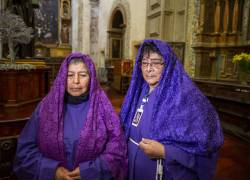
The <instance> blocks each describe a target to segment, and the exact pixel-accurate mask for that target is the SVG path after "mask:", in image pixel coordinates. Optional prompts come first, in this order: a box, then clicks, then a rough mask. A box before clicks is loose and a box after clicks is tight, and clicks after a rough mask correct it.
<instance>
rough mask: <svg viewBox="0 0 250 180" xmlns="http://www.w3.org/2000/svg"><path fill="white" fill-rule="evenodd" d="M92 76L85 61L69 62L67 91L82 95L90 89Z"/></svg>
mask: <svg viewBox="0 0 250 180" xmlns="http://www.w3.org/2000/svg"><path fill="white" fill-rule="evenodd" d="M89 82H90V76H89V72H88V68H87V66H86V65H85V64H84V63H83V62H79V63H72V64H69V68H68V78H67V92H68V93H69V94H70V95H72V96H80V95H81V94H83V93H85V92H87V91H88V89H89Z"/></svg>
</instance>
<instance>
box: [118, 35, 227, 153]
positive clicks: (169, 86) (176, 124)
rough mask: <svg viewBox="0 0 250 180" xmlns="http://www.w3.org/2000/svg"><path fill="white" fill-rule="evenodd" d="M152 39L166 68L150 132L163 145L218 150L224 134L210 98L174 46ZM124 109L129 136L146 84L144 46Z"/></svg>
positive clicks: (197, 149)
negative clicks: (204, 93)
mask: <svg viewBox="0 0 250 180" xmlns="http://www.w3.org/2000/svg"><path fill="white" fill-rule="evenodd" d="M146 42H152V43H154V44H155V45H156V47H157V48H158V49H159V51H160V52H161V54H162V56H163V59H164V62H165V67H164V70H163V72H162V75H161V79H160V82H159V84H158V86H157V87H156V88H155V89H154V91H156V96H157V100H156V102H155V104H154V105H153V115H152V126H151V135H150V137H151V138H152V139H155V140H157V141H159V142H161V143H163V144H171V145H174V146H176V147H179V148H181V149H183V150H185V151H187V152H190V153H194V154H200V155H205V154H208V153H210V152H215V151H217V150H218V149H219V147H220V146H221V145H222V144H223V133H222V130H221V126H220V122H219V118H218V115H217V113H216V111H215V109H214V108H213V106H212V105H211V104H210V102H209V101H208V99H207V98H206V97H205V96H204V95H203V94H202V93H201V91H200V90H199V89H198V88H197V87H196V86H195V85H194V84H193V82H192V80H191V79H190V78H189V77H188V75H187V74H186V72H185V70H184V69H183V66H182V64H181V63H180V61H179V60H178V58H177V56H176V55H175V53H174V52H173V50H172V48H171V47H170V46H169V45H168V44H167V43H166V42H163V41H160V40H153V39H149V40H145V41H144V42H143V44H144V43H146ZM143 44H142V45H141V47H140V48H139V52H138V55H137V58H136V62H135V67H134V71H133V75H132V79H131V82H130V86H129V89H128V91H127V94H126V97H125V100H124V103H123V105H122V108H121V112H120V117H121V120H122V121H123V122H124V126H125V131H126V136H127V137H128V134H129V129H130V125H131V122H132V119H133V116H134V114H135V111H136V107H137V105H138V103H140V102H138V99H139V97H140V92H141V90H142V89H143V88H144V87H145V86H147V83H146V82H145V81H144V79H143V76H142V71H141V68H140V65H139V62H140V59H141V56H142V54H141V49H142V47H143Z"/></svg>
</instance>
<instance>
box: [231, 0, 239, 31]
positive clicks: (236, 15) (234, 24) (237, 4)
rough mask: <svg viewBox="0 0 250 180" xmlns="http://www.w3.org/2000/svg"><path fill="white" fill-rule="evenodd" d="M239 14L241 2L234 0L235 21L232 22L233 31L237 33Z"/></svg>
mask: <svg viewBox="0 0 250 180" xmlns="http://www.w3.org/2000/svg"><path fill="white" fill-rule="evenodd" d="M238 16H239V2H238V0H235V1H234V11H233V22H232V31H233V33H236V32H237V31H238V18H239V17H238Z"/></svg>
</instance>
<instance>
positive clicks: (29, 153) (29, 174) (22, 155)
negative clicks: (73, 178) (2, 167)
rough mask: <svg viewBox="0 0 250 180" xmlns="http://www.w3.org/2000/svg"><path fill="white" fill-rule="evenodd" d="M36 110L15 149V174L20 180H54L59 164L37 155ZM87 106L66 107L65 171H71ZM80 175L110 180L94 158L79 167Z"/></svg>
mask: <svg viewBox="0 0 250 180" xmlns="http://www.w3.org/2000/svg"><path fill="white" fill-rule="evenodd" d="M38 110H39V107H38V108H37V109H36V110H35V112H34V113H33V115H32V117H31V119H30V120H29V122H28V123H27V125H26V126H25V128H24V130H23V131H22V133H21V135H20V137H19V140H18V147H17V156H16V161H15V165H14V171H15V172H16V175H17V176H18V178H19V179H43V180H46V179H48V180H49V179H54V176H55V170H56V168H57V166H58V165H59V164H60V162H59V161H57V160H54V159H50V158H46V157H44V156H43V155H42V153H41V152H40V151H39V149H38V147H37V146H36V144H37V131H38V126H39V123H38V122H39V115H38ZM87 110H88V102H83V103H81V104H76V105H75V104H66V105H65V114H64V119H65V121H64V147H65V154H66V159H67V169H69V170H73V164H74V158H75V152H76V147H77V144H78V139H79V135H80V130H81V128H82V127H83V124H84V122H85V119H84V121H83V120H82V117H85V118H86V115H87ZM79 167H80V174H81V177H84V178H85V179H112V175H111V173H110V170H109V169H108V167H107V165H106V163H105V162H104V161H103V160H101V159H100V158H99V157H97V158H96V159H95V160H92V161H85V162H82V163H80V165H79Z"/></svg>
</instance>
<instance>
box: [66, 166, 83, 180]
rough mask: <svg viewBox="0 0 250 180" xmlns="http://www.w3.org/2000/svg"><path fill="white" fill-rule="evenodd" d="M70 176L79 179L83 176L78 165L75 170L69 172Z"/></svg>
mask: <svg viewBox="0 0 250 180" xmlns="http://www.w3.org/2000/svg"><path fill="white" fill-rule="evenodd" d="M67 175H68V176H69V177H71V178H72V179H78V180H81V176H80V168H79V167H77V168H76V169H74V171H71V172H69V173H68V174H67Z"/></svg>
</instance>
